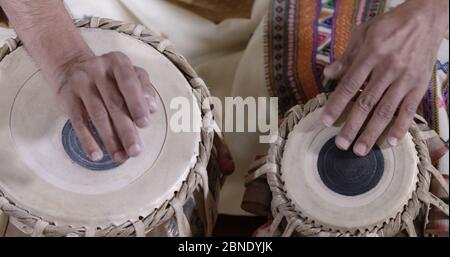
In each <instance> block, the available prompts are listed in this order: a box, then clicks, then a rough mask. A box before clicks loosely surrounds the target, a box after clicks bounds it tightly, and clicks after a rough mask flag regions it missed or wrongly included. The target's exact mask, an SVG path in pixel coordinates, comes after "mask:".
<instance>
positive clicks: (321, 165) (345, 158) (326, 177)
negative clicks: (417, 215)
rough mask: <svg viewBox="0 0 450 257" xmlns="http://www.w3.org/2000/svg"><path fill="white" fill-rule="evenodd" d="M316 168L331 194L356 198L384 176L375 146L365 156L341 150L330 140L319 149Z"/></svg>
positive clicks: (379, 155)
mask: <svg viewBox="0 0 450 257" xmlns="http://www.w3.org/2000/svg"><path fill="white" fill-rule="evenodd" d="M317 168H318V171H319V175H320V178H321V179H322V181H323V183H324V184H325V185H326V186H327V187H328V188H329V189H331V190H332V191H334V192H336V193H338V194H341V195H345V196H357V195H361V194H364V193H366V192H368V191H370V190H371V189H373V188H374V187H375V186H376V185H377V184H378V183H379V182H380V180H381V177H382V176H383V173H384V158H383V153H382V152H381V150H380V148H379V147H378V146H374V147H373V149H372V150H371V151H370V152H369V153H368V154H367V155H366V156H365V157H359V156H357V155H356V154H354V153H353V151H352V150H351V148H350V150H348V151H342V150H340V149H339V148H338V147H337V146H336V143H335V138H332V139H330V140H329V141H328V142H327V143H326V144H325V145H324V146H323V147H322V149H321V150H320V153H319V159H318V161H317Z"/></svg>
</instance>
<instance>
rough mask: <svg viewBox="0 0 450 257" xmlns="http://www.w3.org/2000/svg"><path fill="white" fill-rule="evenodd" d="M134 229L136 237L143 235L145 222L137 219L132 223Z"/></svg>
mask: <svg viewBox="0 0 450 257" xmlns="http://www.w3.org/2000/svg"><path fill="white" fill-rule="evenodd" d="M133 227H134V231H135V233H136V237H145V224H144V222H142V221H141V220H138V221H136V222H134V223H133Z"/></svg>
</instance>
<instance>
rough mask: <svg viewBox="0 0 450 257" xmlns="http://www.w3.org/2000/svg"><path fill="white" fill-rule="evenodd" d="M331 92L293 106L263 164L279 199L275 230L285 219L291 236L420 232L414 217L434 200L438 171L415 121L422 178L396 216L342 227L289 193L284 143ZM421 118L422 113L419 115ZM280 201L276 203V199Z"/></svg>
mask: <svg viewBox="0 0 450 257" xmlns="http://www.w3.org/2000/svg"><path fill="white" fill-rule="evenodd" d="M327 99H328V95H327V94H320V95H318V96H316V98H313V99H311V100H309V101H308V102H307V103H306V104H304V105H297V106H294V107H293V108H291V109H290V110H289V111H288V112H287V114H286V116H285V119H284V121H283V122H282V125H281V126H280V130H279V136H278V140H277V142H275V143H273V144H272V145H271V146H270V149H269V152H268V155H267V158H266V162H265V164H264V165H263V166H261V167H260V168H259V170H260V171H259V172H257V173H264V174H266V178H267V182H268V184H269V187H270V190H271V192H272V198H273V199H277V201H273V200H272V203H271V212H272V216H273V217H274V220H273V222H272V225H271V229H270V230H271V233H275V230H276V228H277V227H278V226H279V225H280V224H281V222H283V220H284V221H285V222H287V224H286V228H285V229H284V233H283V236H291V235H292V234H293V233H294V232H295V231H297V232H298V233H300V234H301V235H306V236H395V235H397V234H398V233H399V232H400V231H402V230H406V231H407V233H408V234H409V235H412V236H414V235H416V232H415V229H414V224H413V220H414V219H415V218H416V217H417V216H418V215H419V212H420V210H421V209H422V208H423V206H426V205H428V206H429V204H430V200H429V197H431V196H430V195H431V193H429V192H428V188H429V187H430V180H431V176H432V174H433V175H434V174H435V173H434V171H432V170H431V169H433V166H432V164H431V159H430V155H429V153H428V147H427V146H426V142H425V141H424V140H423V139H421V138H422V137H421V132H420V129H419V128H418V125H417V123H416V122H415V121H413V124H412V125H411V127H410V129H409V133H410V134H411V136H412V140H413V143H414V145H415V146H416V152H417V157H418V161H419V162H418V175H417V176H418V180H417V184H416V189H415V190H414V191H413V192H412V194H411V196H410V198H409V200H408V201H407V202H406V203H405V204H404V205H403V208H402V209H400V210H399V211H398V212H397V214H396V215H395V216H394V217H391V218H389V219H388V220H386V221H384V222H382V223H379V224H376V225H374V226H372V227H367V228H366V227H365V228H357V229H353V230H346V231H343V230H342V229H339V228H334V227H331V226H327V225H325V224H320V223H319V222H317V221H315V220H313V218H311V217H306V216H305V215H303V214H302V213H301V211H300V210H299V209H298V208H296V207H295V205H294V204H293V201H292V199H291V198H290V197H289V195H288V193H287V191H286V188H285V187H284V181H283V179H282V176H281V160H282V157H283V152H284V146H285V143H286V140H287V139H288V135H289V133H290V132H291V131H292V130H293V129H294V127H295V125H297V124H298V123H299V122H300V120H301V119H302V118H303V117H305V116H306V115H307V114H308V113H310V112H313V111H315V110H316V109H319V108H321V107H323V106H324V105H325V103H326V102H327ZM418 118H420V117H418ZM276 202H277V203H278V204H275V203H276Z"/></svg>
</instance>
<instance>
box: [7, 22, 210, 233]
mask: <svg viewBox="0 0 450 257" xmlns="http://www.w3.org/2000/svg"><path fill="white" fill-rule="evenodd" d="M81 31H82V35H83V37H84V38H85V39H86V41H87V43H88V44H89V45H90V47H91V48H92V49H93V50H94V52H95V53H96V54H98V55H100V54H104V53H108V52H111V51H121V52H124V53H125V54H126V55H128V56H129V57H130V59H131V60H132V62H133V64H134V65H135V66H139V67H142V68H144V69H145V70H146V71H147V72H148V73H149V76H150V80H151V82H152V84H153V85H154V86H155V89H156V92H157V94H158V97H157V101H158V111H157V112H156V113H155V114H153V115H152V116H151V120H152V124H151V126H150V127H149V128H146V129H142V130H139V134H140V138H141V140H142V145H143V150H142V153H141V155H140V156H139V157H138V158H132V159H130V160H128V161H127V162H125V163H124V164H122V165H120V166H118V167H116V168H113V169H110V170H104V171H92V170H88V169H86V168H83V167H81V166H80V165H78V164H77V163H75V162H74V161H72V159H71V158H70V157H69V156H68V155H67V153H66V152H65V150H64V148H63V145H62V135H61V133H62V129H63V127H64V125H65V124H66V122H67V121H68V117H67V116H66V115H65V114H64V113H63V112H61V110H60V109H59V108H58V106H57V105H56V102H55V101H54V96H53V94H52V92H51V90H50V88H49V87H48V85H47V83H46V81H45V80H44V79H43V77H42V74H41V73H40V72H39V70H38V69H37V68H36V66H35V65H34V64H33V62H32V60H31V58H30V57H29V55H28V54H27V53H26V51H25V49H24V48H23V47H20V48H18V49H17V50H15V51H14V52H13V53H11V54H9V55H8V56H7V57H5V58H4V60H3V61H2V62H1V63H0V83H1V94H0V165H1V166H0V190H1V191H2V192H3V193H4V194H5V195H6V196H7V197H8V199H10V200H11V201H12V202H14V203H15V204H16V205H17V206H19V207H21V208H24V209H25V210H27V211H29V212H30V213H32V214H33V215H35V216H38V217H41V218H42V219H44V220H47V221H50V222H54V223H55V224H56V225H71V226H84V227H88V226H98V227H105V226H108V225H110V224H115V225H119V224H122V223H124V222H126V221H129V220H131V221H134V220H137V219H138V218H139V217H140V216H147V215H148V214H150V213H151V212H153V211H154V209H155V208H159V207H160V205H161V204H162V203H163V202H164V201H166V200H168V199H170V198H171V197H172V196H173V195H174V192H175V191H177V190H178V189H179V188H180V187H181V184H182V182H183V181H184V180H185V179H186V178H187V175H188V174H189V170H190V168H191V167H192V166H193V165H194V164H195V163H196V158H197V155H198V149H199V148H198V147H199V142H200V133H199V132H181V133H174V132H173V131H171V130H170V129H169V122H170V118H171V116H172V115H173V114H174V113H175V112H176V111H177V110H171V109H170V101H171V100H172V99H173V98H174V97H179V96H182V97H185V98H186V99H188V100H189V102H190V104H191V106H193V108H192V109H193V115H192V116H193V119H194V120H195V122H193V127H194V128H195V129H196V130H194V131H199V130H200V126H201V120H200V118H199V117H200V110H199V107H198V105H197V103H196V102H195V101H194V98H193V94H192V90H191V87H190V85H189V83H188V82H187V80H186V78H185V77H184V76H183V74H182V73H181V72H180V71H179V70H178V69H177V68H176V67H175V66H174V65H173V64H172V63H171V62H170V61H169V60H168V59H166V58H165V57H164V56H163V55H162V54H161V53H159V52H158V51H157V50H155V49H154V48H152V47H151V46H149V45H147V44H145V43H144V42H141V41H139V40H137V39H134V38H132V37H131V36H128V35H125V34H121V33H118V32H115V31H109V30H100V29H81ZM105 42H107V43H105ZM196 117H197V118H196Z"/></svg>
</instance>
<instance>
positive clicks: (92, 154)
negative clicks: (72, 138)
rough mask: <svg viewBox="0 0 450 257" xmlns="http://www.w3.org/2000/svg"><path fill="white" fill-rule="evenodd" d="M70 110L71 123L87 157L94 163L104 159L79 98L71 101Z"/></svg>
mask: <svg viewBox="0 0 450 257" xmlns="http://www.w3.org/2000/svg"><path fill="white" fill-rule="evenodd" d="M69 101H70V103H68V105H70V109H69V111H68V114H69V117H70V122H71V124H72V127H73V129H74V130H75V133H76V135H77V137H78V140H79V141H80V144H81V147H82V148H83V151H84V152H85V153H86V155H88V156H89V158H90V159H91V160H93V161H100V160H101V159H103V151H102V150H101V148H100V146H99V145H98V143H97V141H96V140H95V138H94V136H93V135H92V132H91V130H90V128H89V119H88V115H87V113H86V110H85V109H84V106H83V103H82V102H81V100H80V99H79V98H76V99H73V100H69Z"/></svg>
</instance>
